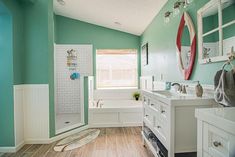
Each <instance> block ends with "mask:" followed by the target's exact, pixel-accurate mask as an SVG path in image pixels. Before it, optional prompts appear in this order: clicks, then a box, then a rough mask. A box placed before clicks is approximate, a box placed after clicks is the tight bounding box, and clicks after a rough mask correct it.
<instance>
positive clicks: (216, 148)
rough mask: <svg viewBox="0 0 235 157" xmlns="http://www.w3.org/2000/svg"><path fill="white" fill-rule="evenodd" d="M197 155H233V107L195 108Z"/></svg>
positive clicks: (231, 156)
mask: <svg viewBox="0 0 235 157" xmlns="http://www.w3.org/2000/svg"><path fill="white" fill-rule="evenodd" d="M196 117H197V119H198V141H197V142H198V143H197V152H198V153H197V156H198V157H234V156H235V108H214V109H198V110H196Z"/></svg>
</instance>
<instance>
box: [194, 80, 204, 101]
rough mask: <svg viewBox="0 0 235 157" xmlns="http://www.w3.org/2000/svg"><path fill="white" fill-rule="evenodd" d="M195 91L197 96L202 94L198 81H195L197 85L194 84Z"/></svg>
mask: <svg viewBox="0 0 235 157" xmlns="http://www.w3.org/2000/svg"><path fill="white" fill-rule="evenodd" d="M195 91H196V95H197V97H202V95H203V88H202V86H201V85H200V82H199V81H197V85H196V86H195Z"/></svg>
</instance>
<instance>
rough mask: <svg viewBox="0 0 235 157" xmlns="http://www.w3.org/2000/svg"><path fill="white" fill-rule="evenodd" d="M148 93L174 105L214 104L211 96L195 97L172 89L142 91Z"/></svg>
mask: <svg viewBox="0 0 235 157" xmlns="http://www.w3.org/2000/svg"><path fill="white" fill-rule="evenodd" d="M144 92H146V93H149V94H153V95H155V96H156V98H157V99H158V100H160V101H162V102H164V103H166V104H172V105H175V106H182V105H187V106H189V105H202V104H208V105H210V104H215V100H214V98H213V97H208V96H202V97H197V96H196V95H195V94H183V93H178V92H175V91H174V90H155V91H144Z"/></svg>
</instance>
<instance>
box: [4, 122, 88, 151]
mask: <svg viewBox="0 0 235 157" xmlns="http://www.w3.org/2000/svg"><path fill="white" fill-rule="evenodd" d="M88 128H89V126H88V125H86V126H83V127H80V128H77V129H74V130H71V131H68V132H66V133H63V134H60V135H57V136H54V137H52V138H49V139H38V140H37V139H27V140H25V142H22V143H20V144H19V145H17V146H16V147H0V152H2V153H14V152H17V151H18V150H20V149H21V148H22V147H23V146H24V145H25V144H50V143H53V142H56V141H58V140H61V139H63V138H65V137H67V136H70V135H72V134H75V133H78V132H80V131H83V130H85V129H88Z"/></svg>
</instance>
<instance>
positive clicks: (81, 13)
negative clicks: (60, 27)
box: [54, 0, 167, 35]
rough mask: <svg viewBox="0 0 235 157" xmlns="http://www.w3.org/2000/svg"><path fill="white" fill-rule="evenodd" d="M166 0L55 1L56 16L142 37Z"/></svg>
mask: <svg viewBox="0 0 235 157" xmlns="http://www.w3.org/2000/svg"><path fill="white" fill-rule="evenodd" d="M166 2H167V0H54V12H55V14H57V15H62V16H65V17H69V18H73V19H77V20H81V21H84V22H88V23H92V24H96V25H99V26H104V27H107V28H111V29H115V30H120V31H123V32H128V33H131V34H135V35H141V34H142V33H143V32H144V30H145V29H146V28H147V26H148V25H149V24H150V23H151V21H152V20H153V18H154V17H155V16H156V15H157V13H158V12H159V11H160V9H161V8H162V7H163V5H164V4H165V3H166Z"/></svg>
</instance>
